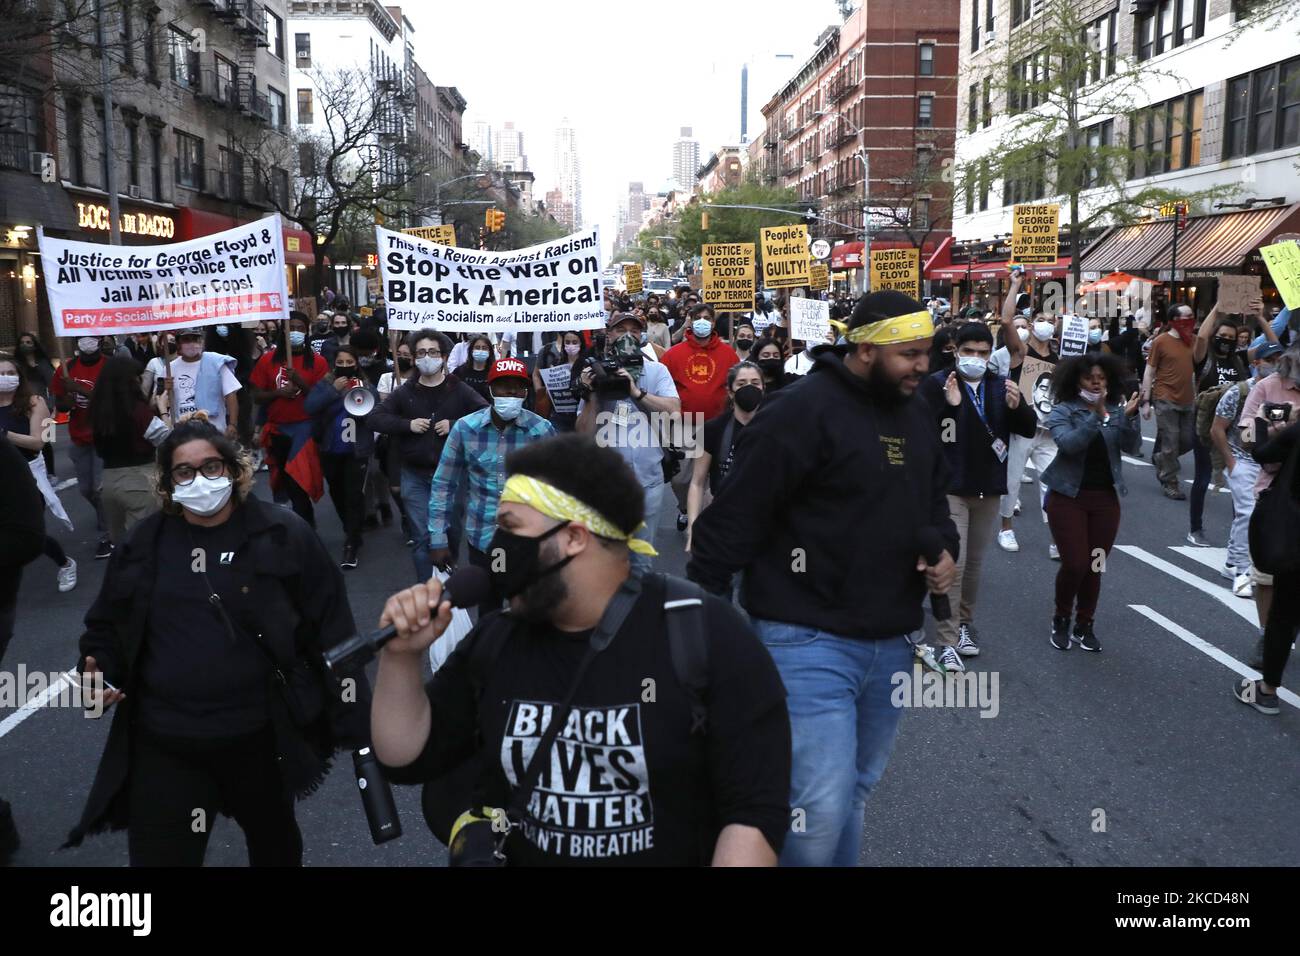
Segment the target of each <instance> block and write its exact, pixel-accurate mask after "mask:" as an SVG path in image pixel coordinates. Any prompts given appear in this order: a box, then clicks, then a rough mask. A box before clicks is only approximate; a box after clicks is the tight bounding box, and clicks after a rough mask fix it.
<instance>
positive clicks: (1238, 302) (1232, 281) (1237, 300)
mask: <svg viewBox="0 0 1300 956" xmlns="http://www.w3.org/2000/svg"><path fill="white" fill-rule="evenodd" d="M1259 278H1260V277H1259V276H1231V275H1223V276H1219V314H1220V315H1226V314H1228V313H1230V312H1235V313H1237V314H1238V315H1243V314H1245V313H1247V312H1249V311H1250V303H1251V301H1252V300H1254V299H1259V298H1262V297H1263V293H1262V292H1261V291H1260V286H1259Z"/></svg>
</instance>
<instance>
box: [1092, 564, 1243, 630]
mask: <svg viewBox="0 0 1300 956" xmlns="http://www.w3.org/2000/svg"><path fill="white" fill-rule="evenodd" d="M1115 550H1116V551H1122V552H1123V553H1124V554H1127V555H1128V556H1129V557H1133V558H1137V559H1138V560H1139V561H1145V562H1146V563H1147V564H1149V565H1151V566H1152V567H1153V568H1155V569H1157V570H1159V571H1163V572H1165V574H1167V575H1169V576H1170V577H1171V578H1175V579H1177V580H1179V581H1182V582H1183V583H1184V584H1190V585H1191V586H1192V587H1194V588H1196V589H1197V590H1198V591H1203V592H1204V593H1206V594H1208V595H1209V596H1210V597H1212V598H1214V600H1216V601H1218V602H1219V603H1220V604H1222V605H1223V606H1224V607H1226V608H1227V609H1228V610H1230V611H1232V613H1234V614H1236V615H1237V616H1239V617H1240V618H1242V620H1244V621H1247V622H1248V623H1249V624H1250V626H1251V627H1252V628H1255V629H1256V630H1258V628H1259V612H1258V611H1256V610H1255V602H1254V601H1251V602H1249V603H1247V602H1245V601H1243V600H1242V599H1241V598H1239V597H1237V596H1235V595H1234V594H1233V593H1232V591H1231V590H1230V589H1228V588H1221V587H1219V586H1218V585H1214V584H1211V583H1210V582H1208V581H1206V580H1205V579H1203V578H1201V577H1198V576H1197V575H1195V574H1193V573H1192V572H1190V571H1185V570H1183V569H1182V568H1180V567H1179V566H1178V565H1176V564H1171V563H1170V562H1168V561H1166V560H1165V559H1164V558H1158V557H1156V556H1155V555H1154V554H1152V553H1151V552H1150V551H1147V550H1145V549H1143V548H1138V547H1135V546H1134V545H1131V544H1117V545H1115Z"/></svg>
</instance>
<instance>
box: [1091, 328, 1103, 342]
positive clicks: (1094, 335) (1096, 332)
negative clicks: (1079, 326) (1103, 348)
mask: <svg viewBox="0 0 1300 956" xmlns="http://www.w3.org/2000/svg"><path fill="white" fill-rule="evenodd" d="M1088 342H1089V344H1091V345H1097V344H1099V343H1100V342H1101V329H1089V330H1088Z"/></svg>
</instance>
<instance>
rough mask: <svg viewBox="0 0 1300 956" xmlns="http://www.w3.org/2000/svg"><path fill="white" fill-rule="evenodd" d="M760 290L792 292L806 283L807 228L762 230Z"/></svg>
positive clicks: (770, 228)
mask: <svg viewBox="0 0 1300 956" xmlns="http://www.w3.org/2000/svg"><path fill="white" fill-rule="evenodd" d="M760 244H761V245H762V247H763V287H764V288H767V289H793V288H796V287H798V286H801V285H807V284H808V266H809V265H810V264H811V260H810V259H809V258H808V227H807V226H805V225H797V226H769V227H766V228H764V229H763V230H762V233H761V235H760Z"/></svg>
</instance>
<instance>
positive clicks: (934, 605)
mask: <svg viewBox="0 0 1300 956" xmlns="http://www.w3.org/2000/svg"><path fill="white" fill-rule="evenodd" d="M916 544H917V550H918V551H920V552H921V554H922V555H923V556H924V557H925V563H926V564H932V565H933V564H938V563H939V561H940V559H941V558H943V552H944V548H945V545H944V541H943V535H941V534H939V529H937V528H934V527H931V526H928V525H927V526H926V527H924V528H921V529H920V530H919V531H918V532H917V533H916ZM930 613H931V614H933V615H934V619H935V620H936V621H946V620H948V618H950V617H952V607H951V606H950V605H949V604H948V595H946V594H935V593H934V592H933V591H931V592H930Z"/></svg>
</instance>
